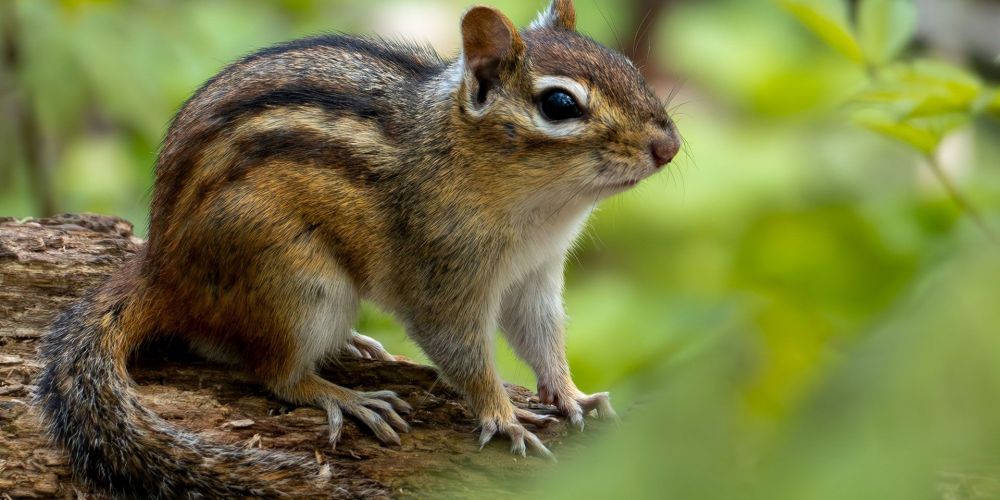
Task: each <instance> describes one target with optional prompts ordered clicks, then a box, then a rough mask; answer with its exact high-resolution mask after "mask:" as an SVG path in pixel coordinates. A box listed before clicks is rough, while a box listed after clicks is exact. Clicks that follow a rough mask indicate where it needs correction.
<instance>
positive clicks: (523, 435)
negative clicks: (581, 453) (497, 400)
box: [479, 411, 556, 461]
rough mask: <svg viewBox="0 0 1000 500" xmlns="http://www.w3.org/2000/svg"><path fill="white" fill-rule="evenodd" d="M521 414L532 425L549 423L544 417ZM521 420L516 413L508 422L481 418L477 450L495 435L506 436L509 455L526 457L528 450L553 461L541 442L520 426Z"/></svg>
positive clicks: (520, 416) (549, 452) (550, 453)
mask: <svg viewBox="0 0 1000 500" xmlns="http://www.w3.org/2000/svg"><path fill="white" fill-rule="evenodd" d="M523 413H524V417H525V419H526V420H527V421H528V422H529V423H531V424H533V425H539V424H546V423H548V421H549V420H548V419H545V418H544V417H538V416H535V415H533V414H530V413H529V412H527V411H524V412H523ZM528 415H531V417H528ZM521 418H522V415H521V414H520V413H518V414H517V416H516V417H515V418H513V419H510V420H507V419H497V418H490V417H487V418H483V419H482V420H481V423H482V424H481V427H482V429H483V430H482V432H481V433H480V434H479V449H483V447H484V446H486V444H487V443H489V442H490V440H491V439H493V437H494V436H496V435H497V434H506V435H507V436H508V437H510V452H511V453H513V454H515V455H520V456H522V457H526V456H528V449H529V448H530V449H531V450H532V451H534V452H535V453H537V454H538V455H540V456H542V457H545V458H547V459H549V460H552V461H555V459H556V456H555V455H553V454H552V452H551V451H549V449H548V448H546V447H545V444H544V443H542V440H541V439H538V436H536V435H535V434H534V433H532V432H531V431H529V430H527V429H525V428H524V426H523V425H521V423H520V422H519V421H518V420H519V419H521Z"/></svg>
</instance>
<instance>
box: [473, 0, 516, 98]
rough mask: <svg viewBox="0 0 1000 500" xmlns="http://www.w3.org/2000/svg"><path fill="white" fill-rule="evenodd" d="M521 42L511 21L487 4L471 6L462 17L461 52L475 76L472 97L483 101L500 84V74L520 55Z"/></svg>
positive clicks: (510, 66) (511, 65) (512, 64)
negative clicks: (484, 5)
mask: <svg viewBox="0 0 1000 500" xmlns="http://www.w3.org/2000/svg"><path fill="white" fill-rule="evenodd" d="M524 52H525V45H524V40H522V39H521V35H520V34H519V33H518V32H517V28H515V27H514V23H512V22H511V21H510V19H507V16H504V15H503V14H502V13H500V11H498V10H496V9H493V8H490V7H473V8H472V9H470V10H469V11H468V12H466V13H465V17H463V18H462V54H463V57H464V58H465V65H466V68H467V70H468V72H470V73H471V74H472V76H473V77H474V79H475V82H474V83H475V86H476V87H475V93H474V96H475V99H476V103H477V104H484V103H485V102H486V100H487V98H488V97H489V93H490V91H492V90H493V89H495V88H496V87H498V86H499V85H500V78H501V75H502V74H503V73H504V71H505V70H507V69H510V68H513V67H514V66H515V64H516V63H517V62H518V61H519V60H520V59H521V58H522V57H523V56H524Z"/></svg>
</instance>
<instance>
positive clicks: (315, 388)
mask: <svg viewBox="0 0 1000 500" xmlns="http://www.w3.org/2000/svg"><path fill="white" fill-rule="evenodd" d="M270 390H271V391H272V392H273V393H274V394H275V395H276V396H278V397H280V398H282V399H284V400H286V401H288V402H291V403H295V404H302V405H311V406H318V407H320V408H323V409H324V410H326V412H327V420H328V422H329V425H330V443H331V444H332V445H333V446H336V445H337V441H338V440H339V439H340V433H341V431H342V430H343V424H344V418H343V415H344V414H345V413H346V414H348V415H350V416H352V417H354V418H356V419H358V420H359V421H360V422H361V423H363V424H365V426H366V427H368V428H369V429H371V430H372V432H373V433H375V436H376V437H378V439H379V440H380V441H382V442H384V443H391V444H397V445H398V444H399V434H397V432H408V431H409V430H410V426H409V424H407V423H406V421H405V420H403V418H402V417H400V416H399V414H400V413H409V412H410V411H411V407H410V405H409V404H407V403H406V401H403V400H402V399H400V398H399V396H397V395H396V393H394V392H392V391H376V392H360V391H353V390H351V389H347V388H345V387H341V386H339V385H336V384H334V383H332V382H329V381H327V380H324V379H323V378H322V377H320V376H319V375H317V374H316V373H312V372H310V373H307V374H306V375H305V376H303V377H302V378H300V379H299V380H297V381H295V382H292V383H286V384H278V385H272V386H271V387H270Z"/></svg>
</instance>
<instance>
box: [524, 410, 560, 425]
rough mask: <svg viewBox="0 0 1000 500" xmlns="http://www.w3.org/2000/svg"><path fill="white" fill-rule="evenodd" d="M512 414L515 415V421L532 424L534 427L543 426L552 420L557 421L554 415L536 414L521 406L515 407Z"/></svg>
mask: <svg viewBox="0 0 1000 500" xmlns="http://www.w3.org/2000/svg"><path fill="white" fill-rule="evenodd" d="M514 415H515V416H516V417H517V421H518V422H521V423H522V424H528V425H533V426H535V427H539V428H541V427H545V426H547V425H549V424H551V423H552V422H558V421H559V420H558V419H557V418H555V417H550V416H547V415H538V414H537V413H533V412H531V411H530V410H525V409H523V408H515V409H514Z"/></svg>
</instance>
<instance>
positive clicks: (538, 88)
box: [534, 76, 590, 108]
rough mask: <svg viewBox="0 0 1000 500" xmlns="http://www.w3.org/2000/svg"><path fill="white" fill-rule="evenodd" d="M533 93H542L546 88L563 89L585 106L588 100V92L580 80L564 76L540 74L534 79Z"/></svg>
mask: <svg viewBox="0 0 1000 500" xmlns="http://www.w3.org/2000/svg"><path fill="white" fill-rule="evenodd" d="M534 87H535V95H542V94H544V93H545V91H547V90H551V89H553V88H559V89H565V90H566V91H567V92H569V93H570V94H572V95H573V98H574V99H576V103H577V104H579V105H580V106H581V107H583V108H586V107H587V103H588V102H589V100H590V93H589V92H587V88H586V87H584V86H583V85H581V84H580V82H578V81H576V80H574V79H572V78H569V77H565V76H542V77H539V78H537V79H535V86H534Z"/></svg>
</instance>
